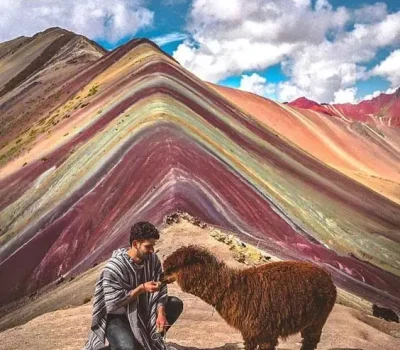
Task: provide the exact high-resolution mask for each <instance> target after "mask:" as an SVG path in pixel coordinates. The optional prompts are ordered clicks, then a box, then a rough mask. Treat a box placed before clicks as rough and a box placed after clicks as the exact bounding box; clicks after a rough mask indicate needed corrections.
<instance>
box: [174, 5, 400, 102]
mask: <svg viewBox="0 0 400 350" xmlns="http://www.w3.org/2000/svg"><path fill="white" fill-rule="evenodd" d="M294 8H296V9H295V10H294ZM348 28H351V30H348ZM187 30H188V31H189V32H190V33H191V39H190V40H189V39H188V40H185V41H184V42H183V43H182V44H180V45H179V46H178V48H177V50H176V51H175V52H174V54H173V55H174V57H175V58H176V59H177V60H178V61H179V62H180V63H181V64H182V65H183V66H184V67H185V68H187V69H189V70H191V71H192V72H193V73H195V74H196V75H198V76H199V77H200V78H202V79H205V80H208V81H211V82H218V81H220V80H223V79H224V78H227V77H229V76H232V75H242V73H243V72H244V71H247V72H249V71H251V72H256V73H257V72H260V71H263V70H265V69H267V68H268V67H270V66H272V65H274V64H277V63H281V66H282V70H283V72H284V73H285V74H286V75H287V76H288V77H289V78H290V79H289V81H287V82H285V83H281V84H277V85H276V86H275V88H276V94H277V97H278V99H279V100H282V101H288V100H291V99H294V98H297V97H300V96H306V97H307V98H310V99H313V100H315V101H318V102H333V101H335V98H336V97H335V92H339V91H340V92H339V94H338V96H343V92H342V91H347V93H346V95H347V97H348V98H351V94H350V91H351V90H347V89H349V88H351V87H353V86H354V84H355V83H356V82H357V81H359V80H360V79H367V78H368V76H369V75H368V72H367V69H366V67H365V65H366V63H367V62H368V61H369V60H371V59H372V58H374V57H375V55H376V53H377V52H378V50H380V49H381V48H383V47H388V46H389V47H390V46H393V47H395V46H396V45H399V44H400V12H397V13H392V14H389V13H388V12H387V7H386V5H385V4H382V3H376V4H374V5H368V6H363V7H361V8H358V9H347V8H345V7H338V8H336V9H334V8H333V7H332V6H331V4H330V3H329V1H328V0H317V1H316V2H315V4H314V6H313V4H312V2H311V1H309V0H288V1H279V0H271V1H263V0H253V1H251V2H249V1H247V0H232V1H230V2H229V6H228V5H227V3H226V2H223V1H215V0H194V1H193V4H192V7H191V9H190V12H189V15H188V23H187ZM384 71H385V72H386V71H387V72H388V71H389V68H388V69H384V68H382V69H381V70H377V71H376V72H380V73H379V74H384ZM390 76H391V77H392V76H393V74H392V75H390ZM386 77H389V74H386ZM396 81H397V80H396ZM338 98H339V97H338Z"/></svg>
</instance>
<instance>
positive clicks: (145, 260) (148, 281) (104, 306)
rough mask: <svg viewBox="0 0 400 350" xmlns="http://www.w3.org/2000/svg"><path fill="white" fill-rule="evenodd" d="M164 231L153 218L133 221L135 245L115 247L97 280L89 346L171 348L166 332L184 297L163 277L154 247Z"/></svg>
mask: <svg viewBox="0 0 400 350" xmlns="http://www.w3.org/2000/svg"><path fill="white" fill-rule="evenodd" d="M159 238H160V234H159V232H158V230H157V228H156V227H155V226H154V225H152V224H151V223H149V222H138V223H136V224H135V225H133V226H132V227H131V232H130V240H129V243H130V248H129V249H128V248H120V249H117V250H115V251H114V252H113V254H112V257H111V258H110V259H109V260H108V262H107V263H106V265H105V267H104V269H103V270H102V272H101V274H100V277H99V279H98V281H97V283H96V288H95V294H94V300H93V313H92V324H91V330H90V334H89V339H88V340H87V342H86V344H85V347H84V350H99V349H108V348H109V347H106V346H105V344H106V339H107V341H108V343H109V346H110V348H111V350H114V349H118V350H128V349H129V350H137V349H143V350H152V349H162V350H165V349H166V345H165V342H164V338H163V335H164V334H165V333H166V332H167V330H168V329H169V327H171V325H172V324H173V323H174V322H175V321H176V320H177V319H178V317H179V315H180V314H181V312H182V310H183V303H182V301H181V300H180V299H179V298H177V297H171V296H168V294H167V286H166V285H165V284H161V283H160V282H159V281H160V279H161V276H162V265H161V262H160V260H159V258H158V256H157V254H156V253H155V252H154V247H155V244H156V242H157V240H158V239H159Z"/></svg>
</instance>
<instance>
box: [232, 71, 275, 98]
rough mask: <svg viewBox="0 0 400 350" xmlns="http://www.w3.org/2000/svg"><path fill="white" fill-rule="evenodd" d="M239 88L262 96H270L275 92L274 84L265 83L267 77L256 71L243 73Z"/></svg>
mask: <svg viewBox="0 0 400 350" xmlns="http://www.w3.org/2000/svg"><path fill="white" fill-rule="evenodd" d="M239 89H240V90H243V91H248V92H252V93H254V94H257V95H260V96H264V97H272V96H273V95H274V94H275V84H272V83H267V79H266V78H265V77H262V76H260V75H259V74H257V73H253V74H252V75H246V74H243V75H242V77H241V80H240V86H239Z"/></svg>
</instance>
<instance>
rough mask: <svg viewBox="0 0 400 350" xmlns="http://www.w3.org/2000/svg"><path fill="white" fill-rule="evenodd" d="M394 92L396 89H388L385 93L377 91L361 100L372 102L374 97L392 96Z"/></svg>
mask: <svg viewBox="0 0 400 350" xmlns="http://www.w3.org/2000/svg"><path fill="white" fill-rule="evenodd" d="M395 91H396V88H389V89H387V90H386V91H381V90H377V91H374V92H373V93H372V94H369V95H365V96H364V97H363V98H362V100H363V101H365V100H372V99H373V98H375V97H378V96H379V95H380V94H393V93H394V92H395Z"/></svg>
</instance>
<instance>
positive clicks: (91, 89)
mask: <svg viewBox="0 0 400 350" xmlns="http://www.w3.org/2000/svg"><path fill="white" fill-rule="evenodd" d="M98 88H99V85H98V84H96V85H93V86H92V87H91V88H90V90H89V93H88V94H87V96H86V97H90V96H93V95H95V94H96V93H97V90H98Z"/></svg>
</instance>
